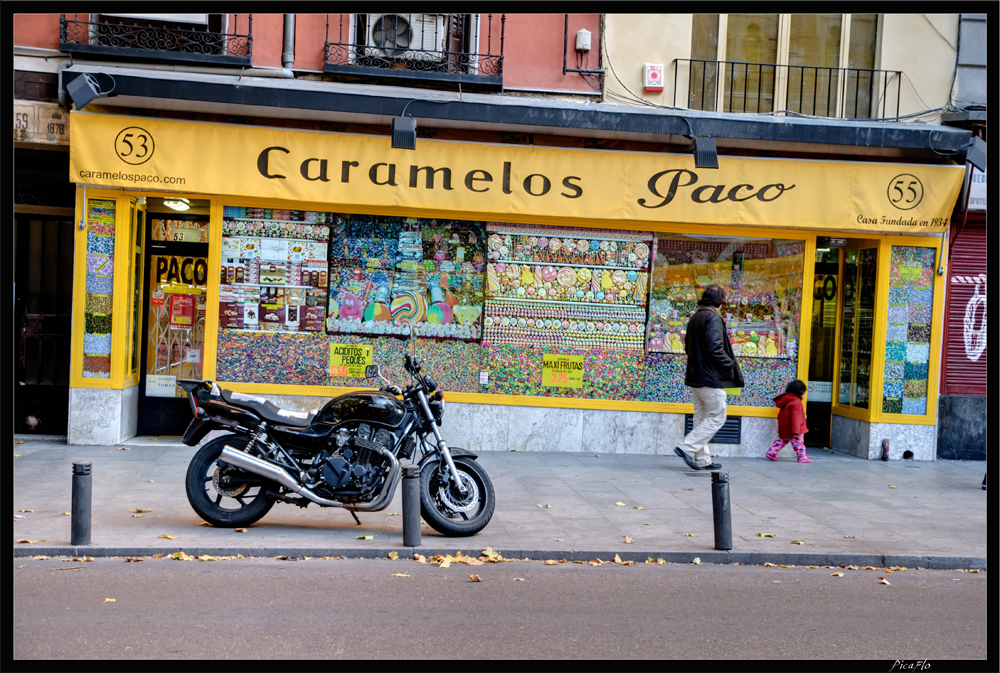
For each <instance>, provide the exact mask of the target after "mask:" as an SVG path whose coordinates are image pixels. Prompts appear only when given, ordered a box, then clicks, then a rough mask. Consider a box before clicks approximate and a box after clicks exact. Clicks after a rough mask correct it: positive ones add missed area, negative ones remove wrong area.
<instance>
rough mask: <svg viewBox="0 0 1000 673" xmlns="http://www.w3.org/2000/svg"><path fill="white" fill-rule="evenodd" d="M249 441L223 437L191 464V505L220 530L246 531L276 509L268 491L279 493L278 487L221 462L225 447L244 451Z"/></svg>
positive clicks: (237, 437) (200, 452)
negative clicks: (234, 529)
mask: <svg viewBox="0 0 1000 673" xmlns="http://www.w3.org/2000/svg"><path fill="white" fill-rule="evenodd" d="M249 441H250V440H249V438H247V437H241V436H239V435H223V436H222V437H217V438H215V439H213V440H212V441H210V442H208V443H206V444H205V445H204V446H203V447H201V448H200V449H198V452H197V453H195V454H194V458H192V459H191V463H190V464H189V465H188V471H187V478H186V479H185V485H186V487H187V497H188V502H190V503H191V507H192V508H193V509H194V511H195V512H197V513H198V516H200V517H201V518H202V519H204V520H205V521H207V522H208V523H210V524H212V525H213V526H219V527H220V528H242V527H244V526H249V525H250V524H252V523H256V522H257V521H259V520H260V519H261V518H262V517H263V516H264V515H265V514H267V513H268V512H269V511H270V510H271V507H273V506H274V498H271V497H270V496H268V495H267V491H268V489H269V488H270V489H273V490H277V484H275V483H274V482H270V481H267V480H266V479H261V478H260V477H258V476H257V475H254V474H248V473H247V472H244V471H243V470H240V469H238V468H235V467H233V466H232V465H226V464H224V463H218V462H216V461H218V459H219V456H221V455H222V447H224V446H227V445H228V446H231V447H233V448H234V449H238V450H240V451H242V450H243V449H244V448H246V445H247V444H248V443H249Z"/></svg>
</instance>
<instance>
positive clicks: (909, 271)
mask: <svg viewBox="0 0 1000 673" xmlns="http://www.w3.org/2000/svg"><path fill="white" fill-rule="evenodd" d="M934 252H935V251H934V249H933V248H918V247H911V246H900V245H894V246H892V254H891V257H890V261H889V317H888V326H887V327H886V339H885V382H884V383H883V384H882V412H883V413H886V414H913V415H918V416H922V415H924V414H926V413H927V379H928V376H929V372H930V348H931V344H930V341H931V316H932V315H933V313H934Z"/></svg>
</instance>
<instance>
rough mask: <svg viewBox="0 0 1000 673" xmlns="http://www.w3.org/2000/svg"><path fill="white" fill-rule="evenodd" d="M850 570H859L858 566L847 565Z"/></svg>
mask: <svg viewBox="0 0 1000 673" xmlns="http://www.w3.org/2000/svg"><path fill="white" fill-rule="evenodd" d="M847 569H848V570H858V567H857V566H847Z"/></svg>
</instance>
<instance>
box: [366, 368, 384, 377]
mask: <svg viewBox="0 0 1000 673" xmlns="http://www.w3.org/2000/svg"><path fill="white" fill-rule="evenodd" d="M380 377H381V372H380V371H379V367H378V365H368V366H367V367H365V378H366V379H377V378H380Z"/></svg>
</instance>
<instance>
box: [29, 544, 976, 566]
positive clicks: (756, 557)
mask: <svg viewBox="0 0 1000 673" xmlns="http://www.w3.org/2000/svg"><path fill="white" fill-rule="evenodd" d="M176 551H184V553H186V554H190V555H191V556H202V555H210V556H235V555H236V554H242V555H243V556H255V557H266V556H291V557H295V556H308V557H310V558H316V557H322V556H346V557H348V558H356V559H384V558H387V557H388V556H389V552H393V551H394V552H398V553H399V554H400V555H401V556H402V557H403V558H406V557H407V556H411V555H412V554H414V553H418V554H423V555H424V556H436V555H438V554H441V555H445V554H454V553H456V552H458V551H461V552H462V553H463V554H465V555H467V556H478V555H479V554H480V552H481V551H482V547H475V548H469V549H438V548H433V547H404V546H402V545H400V546H399V547H395V548H392V549H388V548H379V549H373V548H370V547H367V548H357V547H349V548H339V549H333V548H324V547H188V548H186V549H185V548H182V547H177V548H173V547H168V548H165V549H159V548H151V547H90V546H76V547H74V546H70V545H67V546H65V547H34V548H32V547H28V546H17V547H14V557H15V558H23V557H28V556H84V555H85V556H92V557H109V556H151V555H153V554H159V553H163V554H164V555H166V554H173V553H174V552H176ZM498 551H500V553H501V554H503V556H504V558H508V559H512V560H520V559H524V558H529V559H532V560H536V561H537V560H543V559H566V560H567V561H592V560H594V559H597V558H599V559H602V560H603V559H605V558H608V559H612V558H614V557H615V554H617V555H618V557H619V558H621V560H623V561H639V562H643V561H645V560H646V559H647V558H650V557H652V558H654V559H656V558H662V559H663V560H664V561H667V562H668V563H691V562H692V561H693V560H694V559H695V558H699V559H701V562H702V563H703V564H706V563H714V564H718V565H728V564H731V563H739V564H742V565H763V564H764V563H777V564H784V565H795V566H805V565H817V566H839V565H841V564H843V565H856V566H862V567H863V566H873V567H880V568H886V567H892V566H903V567H907V568H926V569H928V570H971V569H977V570H986V558H983V557H976V556H922V555H905V554H903V555H900V554H842V553H830V554H816V553H795V552H785V553H774V554H772V553H763V552H732V551H729V552H726V551H717V550H707V551H703V552H676V551H675V552H664V551H642V552H640V551H621V550H618V551H607V550H605V551H555V550H545V549H507V550H498Z"/></svg>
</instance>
